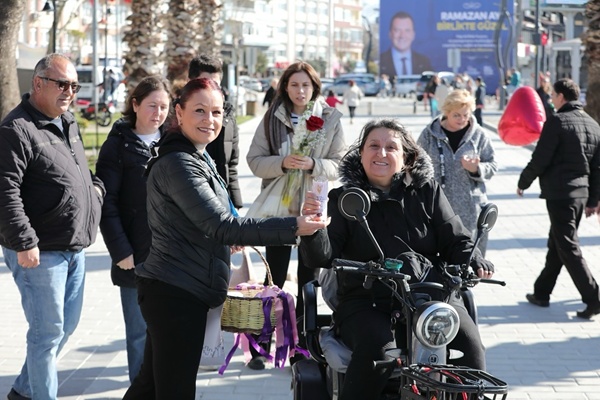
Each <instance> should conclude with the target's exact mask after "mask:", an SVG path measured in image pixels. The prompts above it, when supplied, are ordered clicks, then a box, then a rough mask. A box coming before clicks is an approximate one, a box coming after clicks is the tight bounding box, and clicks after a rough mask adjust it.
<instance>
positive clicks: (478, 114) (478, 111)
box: [473, 108, 483, 126]
mask: <svg viewBox="0 0 600 400" xmlns="http://www.w3.org/2000/svg"><path fill="white" fill-rule="evenodd" d="M482 111H483V110H482V109H481V108H476V109H475V111H474V112H473V115H474V116H475V119H476V120H477V123H478V124H479V126H483V118H482V116H481V113H482Z"/></svg>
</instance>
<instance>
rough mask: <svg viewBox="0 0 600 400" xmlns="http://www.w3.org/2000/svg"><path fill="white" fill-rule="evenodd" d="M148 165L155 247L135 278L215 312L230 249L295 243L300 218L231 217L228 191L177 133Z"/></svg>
mask: <svg viewBox="0 0 600 400" xmlns="http://www.w3.org/2000/svg"><path fill="white" fill-rule="evenodd" d="M158 153H159V155H158V157H157V158H155V159H153V160H152V161H151V162H150V163H149V165H148V171H149V175H148V186H147V187H148V223H149V225H150V229H151V231H152V246H151V247H150V254H149V256H148V258H147V259H146V261H145V262H144V263H142V264H139V265H137V266H136V274H137V275H140V276H142V277H145V278H150V279H157V280H161V281H163V282H166V283H169V284H171V285H174V286H178V287H180V288H182V289H184V290H187V291H188V292H190V293H192V294H194V295H195V296H196V297H197V298H199V299H200V301H202V302H204V303H205V304H207V305H208V306H209V307H211V308H214V307H217V306H219V305H221V304H222V303H223V302H224V301H225V297H226V295H227V286H228V282H229V264H230V249H229V245H285V244H294V243H295V242H296V237H295V232H296V229H297V226H296V218H270V219H262V220H257V219H250V218H236V217H233V215H232V214H231V212H230V210H231V208H230V205H229V200H228V197H227V192H226V190H225V189H224V185H223V184H222V182H221V180H220V178H219V177H218V176H217V174H216V173H215V172H212V170H211V167H210V166H209V164H208V162H207V159H206V158H205V156H204V155H203V154H201V153H200V152H199V151H198V150H197V149H196V147H194V145H193V144H192V142H190V141H189V140H188V139H187V138H186V137H185V136H183V135H182V134H181V133H179V132H171V133H169V134H167V135H166V136H165V137H164V139H163V140H161V142H160V143H159V150H158Z"/></svg>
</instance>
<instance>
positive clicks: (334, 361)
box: [319, 326, 400, 378]
mask: <svg viewBox="0 0 600 400" xmlns="http://www.w3.org/2000/svg"><path fill="white" fill-rule="evenodd" d="M319 344H320V346H321V350H323V355H324V356H325V360H327V364H328V365H329V367H330V368H331V369H332V370H334V371H335V372H338V373H341V374H345V373H346V370H347V369H348V364H350V359H351V358H352V350H350V348H348V346H346V345H345V344H344V343H343V342H342V340H341V339H340V338H339V337H337V336H336V335H335V332H334V329H332V328H331V327H329V326H326V327H322V328H321V331H320V332H319ZM388 352H389V354H390V357H393V358H395V357H397V355H396V354H395V352H398V350H397V349H392V350H388ZM398 376H400V369H396V370H395V371H394V372H393V373H392V376H391V377H390V378H396V377H398Z"/></svg>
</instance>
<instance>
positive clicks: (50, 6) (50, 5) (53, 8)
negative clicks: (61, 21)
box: [42, 0, 57, 53]
mask: <svg viewBox="0 0 600 400" xmlns="http://www.w3.org/2000/svg"><path fill="white" fill-rule="evenodd" d="M42 11H43V12H50V11H52V13H53V17H52V32H51V35H52V52H53V53H56V23H57V21H56V0H52V2H50V1H46V4H44V8H42Z"/></svg>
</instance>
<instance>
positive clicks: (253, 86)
mask: <svg viewBox="0 0 600 400" xmlns="http://www.w3.org/2000/svg"><path fill="white" fill-rule="evenodd" d="M240 86H243V87H245V88H246V89H250V90H254V91H255V92H262V89H263V88H262V83H260V81H259V80H258V79H256V78H250V77H248V76H240Z"/></svg>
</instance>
